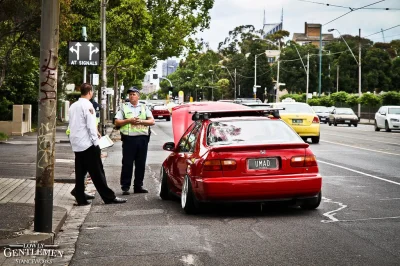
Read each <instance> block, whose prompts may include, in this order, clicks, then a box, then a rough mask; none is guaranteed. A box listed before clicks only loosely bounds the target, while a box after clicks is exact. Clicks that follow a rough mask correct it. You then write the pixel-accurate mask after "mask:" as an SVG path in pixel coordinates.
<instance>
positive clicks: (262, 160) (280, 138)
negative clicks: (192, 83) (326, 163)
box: [160, 102, 322, 214]
mask: <svg viewBox="0 0 400 266" xmlns="http://www.w3.org/2000/svg"><path fill="white" fill-rule="evenodd" d="M266 112H267V113H268V111H264V110H256V109H251V108H248V107H245V106H243V105H238V104H233V103H222V102H209V103H206V104H203V105H200V104H197V105H196V104H185V105H182V106H179V107H176V109H175V110H174V112H173V113H172V126H173V133H174V142H167V143H165V144H164V146H163V149H164V150H166V151H170V152H171V153H170V155H169V156H168V157H167V158H166V159H165V161H164V162H163V163H162V167H161V171H160V177H161V190H160V197H161V198H162V199H163V200H168V199H171V198H172V197H174V196H177V197H180V198H181V206H182V208H183V209H184V211H185V212H186V213H189V214H190V213H196V212H197V211H198V210H199V208H200V207H202V206H203V203H216V202H266V201H288V202H292V203H296V204H297V205H299V206H300V207H301V208H303V209H315V208H317V207H318V206H319V204H320V202H321V187H322V178H321V175H320V174H319V170H318V165H317V161H316V158H315V156H314V154H313V152H312V151H311V149H310V148H309V144H307V143H304V141H303V140H302V139H301V138H300V137H299V136H298V135H297V134H296V132H295V131H294V130H293V129H292V128H291V127H290V126H288V125H287V124H286V123H285V122H284V121H282V120H281V119H278V118H269V117H267V116H266V115H267V113H266ZM271 113H274V112H271Z"/></svg>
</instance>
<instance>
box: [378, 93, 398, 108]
mask: <svg viewBox="0 0 400 266" xmlns="http://www.w3.org/2000/svg"><path fill="white" fill-rule="evenodd" d="M381 99H382V104H383V105H400V93H399V92H396V91H389V92H386V93H383V94H382V95H381Z"/></svg>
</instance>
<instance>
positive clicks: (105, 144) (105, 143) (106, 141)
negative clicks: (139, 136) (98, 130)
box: [99, 135, 114, 149]
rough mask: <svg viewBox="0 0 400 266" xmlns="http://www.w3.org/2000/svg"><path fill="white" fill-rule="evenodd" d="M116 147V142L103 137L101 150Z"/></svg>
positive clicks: (100, 144) (100, 143)
mask: <svg viewBox="0 0 400 266" xmlns="http://www.w3.org/2000/svg"><path fill="white" fill-rule="evenodd" d="M113 145H114V142H113V141H112V140H111V139H110V137H109V136H107V135H106V136H103V137H101V138H100V140H99V147H100V149H105V148H108V147H111V146H113Z"/></svg>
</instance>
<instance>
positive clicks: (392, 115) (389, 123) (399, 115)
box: [375, 106, 400, 132]
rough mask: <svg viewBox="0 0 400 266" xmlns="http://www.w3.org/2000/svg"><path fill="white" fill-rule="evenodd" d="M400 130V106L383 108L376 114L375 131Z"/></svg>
mask: <svg viewBox="0 0 400 266" xmlns="http://www.w3.org/2000/svg"><path fill="white" fill-rule="evenodd" d="M381 128H384V129H385V130H386V131H387V132H390V131H391V130H392V129H400V106H381V108H379V110H378V112H376V114H375V131H379V130H381Z"/></svg>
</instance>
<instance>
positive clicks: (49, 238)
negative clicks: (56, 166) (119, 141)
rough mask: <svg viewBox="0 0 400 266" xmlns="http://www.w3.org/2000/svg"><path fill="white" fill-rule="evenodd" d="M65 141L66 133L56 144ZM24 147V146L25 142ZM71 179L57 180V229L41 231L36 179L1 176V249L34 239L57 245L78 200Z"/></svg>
mask: <svg viewBox="0 0 400 266" xmlns="http://www.w3.org/2000/svg"><path fill="white" fill-rule="evenodd" d="M64 127H65V126H57V128H58V129H57V131H65V129H64ZM60 128H61V129H60ZM59 129H60V130H59ZM112 131H113V130H112V126H111V125H110V126H108V127H107V134H108V135H110V134H111V133H112ZM14 140H15V141H24V136H22V137H16V138H14ZM63 142H68V139H67V138H66V137H64V136H63V137H62V139H61V140H60V139H58V141H56V143H63ZM3 145H4V144H3ZM56 145H57V144H56ZM20 146H21V148H22V149H23V147H24V145H20ZM70 152H71V154H73V151H72V149H70ZM106 156H107V154H106V153H102V158H104V157H106ZM55 179H56V178H55ZM74 179H75V174H74V172H73V173H72V174H71V180H72V181H73V180H74ZM71 180H65V182H67V183H65V182H63V180H57V179H56V180H55V182H54V189H53V225H52V230H53V232H52V233H37V232H34V231H33V228H34V225H33V222H34V209H35V204H34V203H35V187H36V180H32V179H14V178H0V213H1V218H0V250H3V249H4V248H6V247H8V246H9V245H16V244H27V243H32V242H37V243H41V244H46V245H51V244H53V243H54V239H55V236H56V235H57V233H58V232H59V231H60V229H61V227H62V226H63V224H64V222H65V220H66V219H67V216H68V213H69V212H70V211H71V209H72V208H73V206H74V203H75V199H74V197H72V196H71V194H70V192H71V190H72V189H73V188H74V186H75V185H74V182H71ZM86 190H87V191H88V192H89V193H92V192H94V191H95V188H94V186H93V184H92V183H91V182H88V184H87V187H86ZM3 259H6V258H5V257H4V256H0V265H3V262H4V261H3Z"/></svg>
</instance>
